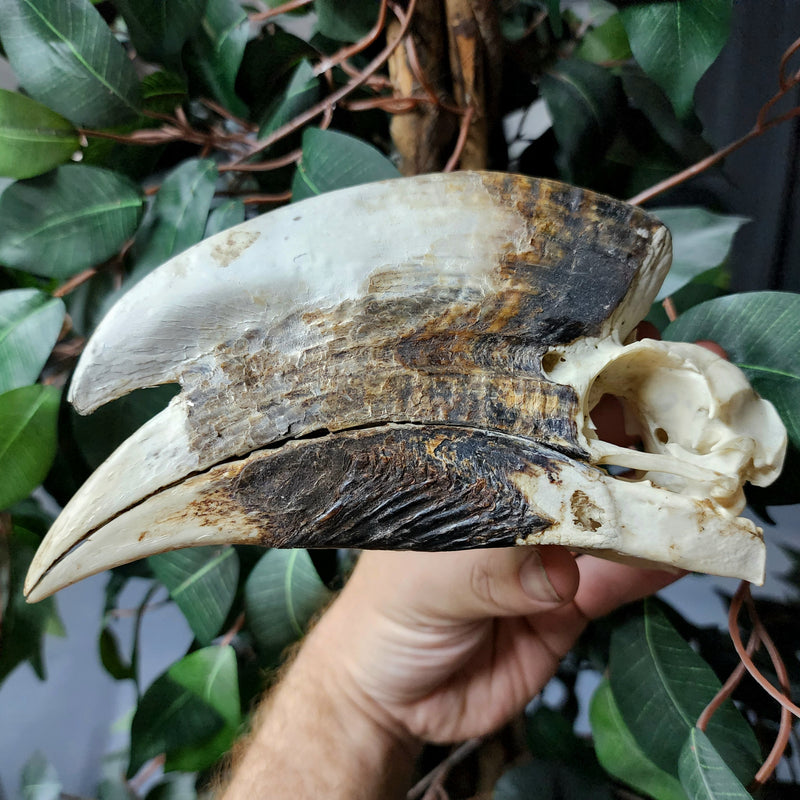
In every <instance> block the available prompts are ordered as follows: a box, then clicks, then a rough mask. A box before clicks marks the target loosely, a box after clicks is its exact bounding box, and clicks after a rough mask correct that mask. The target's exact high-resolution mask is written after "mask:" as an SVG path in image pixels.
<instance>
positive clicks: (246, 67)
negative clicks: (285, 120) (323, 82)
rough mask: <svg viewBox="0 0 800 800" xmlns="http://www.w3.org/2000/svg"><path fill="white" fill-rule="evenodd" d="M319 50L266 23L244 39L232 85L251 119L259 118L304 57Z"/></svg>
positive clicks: (311, 55) (309, 56)
mask: <svg viewBox="0 0 800 800" xmlns="http://www.w3.org/2000/svg"><path fill="white" fill-rule="evenodd" d="M318 56H319V54H318V53H317V51H316V50H315V49H314V48H313V47H312V46H311V45H310V44H309V43H308V42H306V41H304V40H303V39H301V38H300V37H298V36H294V35H293V34H291V33H287V32H286V31H285V30H283V28H280V27H278V26H277V25H267V26H265V27H263V28H262V29H261V31H260V32H259V35H258V36H257V37H256V38H255V39H251V40H250V41H249V42H248V43H247V47H246V48H245V51H244V57H243V58H242V66H241V68H240V69H239V74H238V75H237V77H236V88H237V90H238V93H239V94H240V95H241V97H242V99H243V100H244V101H245V102H246V103H247V104H248V105H249V106H250V108H251V109H252V110H253V117H254V119H263V118H264V113H265V111H266V109H267V108H268V107H269V105H270V101H272V100H273V98H275V97H276V96H277V95H278V94H279V93H280V92H281V91H282V90H283V87H284V86H285V85H286V83H287V82H288V79H289V77H290V76H291V74H292V73H293V72H294V70H295V68H296V67H297V66H298V64H300V62H301V61H303V60H304V59H312V60H313V59H314V58H317V57H318Z"/></svg>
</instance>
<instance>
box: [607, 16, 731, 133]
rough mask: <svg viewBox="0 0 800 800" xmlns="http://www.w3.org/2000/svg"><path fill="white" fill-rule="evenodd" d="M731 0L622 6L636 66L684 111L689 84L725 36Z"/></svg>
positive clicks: (688, 100) (689, 101)
mask: <svg viewBox="0 0 800 800" xmlns="http://www.w3.org/2000/svg"><path fill="white" fill-rule="evenodd" d="M732 5H733V3H732V0H680V2H674V1H673V0H670V1H669V2H661V3H648V4H647V5H635V6H631V7H628V8H624V9H622V11H620V14H621V16H622V22H623V24H624V25H625V30H626V31H627V32H628V39H629V40H630V44H631V50H632V51H633V55H634V56H635V58H636V60H637V61H638V62H639V64H640V65H641V67H642V69H644V71H645V72H646V73H647V74H648V75H649V76H650V77H651V78H652V79H653V80H654V81H655V82H656V83H657V84H658V85H659V86H660V87H661V88H662V89H663V90H664V91H665V92H666V93H667V96H668V97H669V99H670V101H671V102H672V105H673V107H674V109H675V113H676V114H677V115H678V116H679V117H681V118H684V117H686V116H687V115H688V114H689V112H690V111H691V109H692V103H693V99H694V90H695V87H696V86H697V82H698V81H699V80H700V78H701V77H702V76H703V74H704V73H705V71H706V70H707V69H708V68H709V67H710V66H711V64H713V63H714V61H715V60H716V58H717V56H718V55H719V53H720V50H722V47H723V45H724V44H725V42H726V41H727V39H728V33H729V32H730V24H731V16H732Z"/></svg>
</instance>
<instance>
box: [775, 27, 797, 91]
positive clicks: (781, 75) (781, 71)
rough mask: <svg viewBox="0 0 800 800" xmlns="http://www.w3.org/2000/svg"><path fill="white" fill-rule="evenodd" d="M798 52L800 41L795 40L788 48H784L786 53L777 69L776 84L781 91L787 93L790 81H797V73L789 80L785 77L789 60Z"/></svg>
mask: <svg viewBox="0 0 800 800" xmlns="http://www.w3.org/2000/svg"><path fill="white" fill-rule="evenodd" d="M798 50H800V39H795V40H794V41H793V42H792V43H791V44H790V45H789V47H788V48H786V52H785V53H784V54H783V56H782V57H781V64H780V67H779V68H778V83H779V84H780V87H781V89H783V90H784V91H789V89H790V88H791V86H790V80H791V81H793V82H796V81H797V77H798V76H797V73H795V75H793V76H792V78H791V79H789V78H787V77H786V67H787V66H788V64H789V59H790V58H791V57H792V56H793V55H794V54H795V53H796V52H797V51H798Z"/></svg>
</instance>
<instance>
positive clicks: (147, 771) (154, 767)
mask: <svg viewBox="0 0 800 800" xmlns="http://www.w3.org/2000/svg"><path fill="white" fill-rule="evenodd" d="M166 760H167V757H166V756H165V755H164V754H163V753H162V754H161V755H160V756H156V757H155V758H151V759H150V761H148V762H147V763H146V764H145V765H144V766H143V767H142V768H141V769H140V770H139V772H137V773H136V775H135V776H134V777H133V778H131V779H130V780H129V781H128V789H129V790H130V791H131V792H133V793H134V794H135V795H138V794H139V792H140V791H141V790H142V789H143V788H144V785H145V784H146V783H147V781H148V780H150V778H151V777H152V776H153V775H154V774H155V773H156V772H158V770H159V769H161V767H163V766H164V762H165V761H166Z"/></svg>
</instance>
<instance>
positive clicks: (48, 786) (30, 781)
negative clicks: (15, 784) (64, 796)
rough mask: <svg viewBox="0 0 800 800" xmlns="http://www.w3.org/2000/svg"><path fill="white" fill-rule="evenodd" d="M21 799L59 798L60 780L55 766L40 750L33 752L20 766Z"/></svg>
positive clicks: (46, 799)
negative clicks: (23, 764)
mask: <svg viewBox="0 0 800 800" xmlns="http://www.w3.org/2000/svg"><path fill="white" fill-rule="evenodd" d="M20 794H21V795H22V800H59V798H60V797H61V781H60V780H59V779H58V773H57V772H56V768H55V767H54V766H53V765H52V764H51V763H50V762H49V761H48V760H47V758H45V756H44V754H42V753H40V752H38V751H37V752H36V753H34V754H33V755H32V756H31V757H30V758H29V759H28V761H27V762H26V763H25V766H24V767H23V768H22V778H21V780H20Z"/></svg>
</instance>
